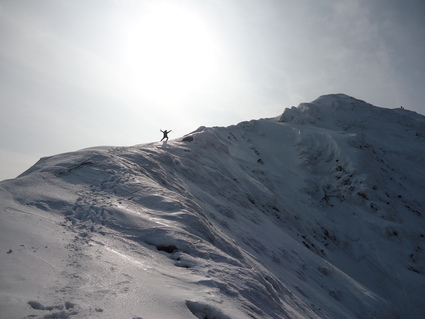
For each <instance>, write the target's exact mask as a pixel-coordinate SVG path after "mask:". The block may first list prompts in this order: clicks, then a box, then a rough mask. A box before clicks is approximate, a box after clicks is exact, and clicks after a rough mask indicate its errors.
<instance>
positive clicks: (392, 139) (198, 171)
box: [0, 94, 425, 319]
mask: <svg viewBox="0 0 425 319" xmlns="http://www.w3.org/2000/svg"><path fill="white" fill-rule="evenodd" d="M424 142H425V118H424V117H423V116H421V115H418V114H416V113H414V112H410V111H408V110H403V109H397V110H390V109H384V108H378V107H375V106H372V105H370V104H367V103H365V102H363V101H359V100H356V99H354V98H351V97H348V96H346V95H342V94H339V95H327V96H322V97H320V98H319V99H317V100H315V101H314V102H312V103H305V104H301V105H300V106H298V107H297V108H295V107H293V108H291V109H286V110H285V111H284V113H283V114H282V115H281V116H280V117H278V118H274V119H263V120H253V121H250V122H243V123H240V124H238V125H235V126H230V127H227V128H222V127H216V128H205V127H201V128H199V129H198V130H197V131H195V132H193V133H191V134H189V135H187V136H185V137H184V138H180V139H177V140H173V141H170V142H168V143H153V144H147V145H137V146H134V147H123V148H117V147H97V148H91V149H86V150H82V151H78V152H73V153H67V154H61V155H57V156H53V157H49V158H43V159H41V160H40V161H39V162H38V163H37V164H36V165H34V166H33V167H32V168H30V169H29V170H28V171H26V172H25V173H23V174H22V175H21V176H19V177H18V178H16V179H13V180H8V181H4V182H2V183H0V254H1V258H0V269H1V273H0V287H1V289H0V317H1V318H144V319H149V318H210V319H211V318H224V319H225V318H424V317H425V304H424V303H423V300H424V296H425V295H424V291H425V277H424V272H425V257H424V249H425V245H424V243H425V219H424V218H425V216H424V215H425V210H424V207H425V195H424V194H425V143H424Z"/></svg>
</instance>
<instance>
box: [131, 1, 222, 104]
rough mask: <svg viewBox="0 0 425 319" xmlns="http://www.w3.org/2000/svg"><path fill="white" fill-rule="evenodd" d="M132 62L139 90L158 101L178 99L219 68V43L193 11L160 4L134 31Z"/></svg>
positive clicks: (194, 88)
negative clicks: (217, 57)
mask: <svg viewBox="0 0 425 319" xmlns="http://www.w3.org/2000/svg"><path fill="white" fill-rule="evenodd" d="M134 37H135V38H133V41H134V44H133V45H134V47H133V49H132V53H131V55H132V57H131V60H132V61H131V62H130V63H131V65H132V66H133V74H134V75H135V76H136V78H137V82H138V84H139V85H140V89H141V90H142V91H143V94H144V95H146V94H147V95H148V96H149V97H150V98H153V99H155V100H158V101H162V102H164V101H171V102H175V101H176V100H178V99H181V98H182V97H185V96H187V95H188V94H190V93H191V92H193V91H194V90H196V88H198V87H199V86H200V85H202V84H204V83H205V82H206V81H207V80H208V79H210V78H211V77H212V76H213V75H214V73H215V72H216V70H217V59H216V56H217V43H216V42H215V41H214V39H213V36H212V35H211V33H210V32H209V30H208V28H207V25H206V24H205V23H204V21H203V20H202V19H201V18H200V17H199V16H197V15H196V14H195V13H194V12H190V11H186V10H184V9H182V8H180V7H177V6H173V5H164V4H163V5H158V6H156V7H154V8H152V9H151V11H150V12H149V13H148V14H147V15H146V16H144V18H143V19H142V21H141V23H140V25H139V26H138V30H137V32H135V33H134Z"/></svg>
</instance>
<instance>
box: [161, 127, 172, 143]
mask: <svg viewBox="0 0 425 319" xmlns="http://www.w3.org/2000/svg"><path fill="white" fill-rule="evenodd" d="M160 131H161V132H162V133H163V134H164V136H163V137H162V139H161V142H162V140H163V139H164V138H166V139H167V141H168V133H170V132H171V131H172V130H169V131H167V130H165V131H163V130H161V129H160Z"/></svg>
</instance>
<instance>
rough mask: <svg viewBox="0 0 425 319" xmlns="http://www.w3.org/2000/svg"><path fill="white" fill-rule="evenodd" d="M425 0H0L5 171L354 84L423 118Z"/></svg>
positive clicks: (259, 113) (374, 99)
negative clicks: (41, 158)
mask: <svg viewBox="0 0 425 319" xmlns="http://www.w3.org/2000/svg"><path fill="white" fill-rule="evenodd" d="M424 60H425V1H424V0H373V1H371V0H320V1H318V0H202V1H201V0H181V1H178V0H168V1H161V0H155V1H154V0H151V1H148V0H66V1H65V0H0V130H1V131H0V134H1V135H0V165H1V166H0V180H3V179H6V178H13V177H16V176H17V175H18V174H20V173H22V172H23V171H25V170H26V169H27V168H29V167H30V166H31V165H33V164H34V163H35V162H36V161H37V160H38V159H39V158H40V157H44V156H50V155H55V154H58V153H63V152H69V151H74V150H78V149H82V148H86V147H92V146H100V145H117V146H124V145H135V144H143V143H149V142H154V141H159V140H160V139H161V137H162V135H161V133H160V132H159V129H160V128H162V129H172V130H173V133H171V134H170V138H177V137H180V136H182V135H184V134H187V133H189V132H191V131H193V130H195V129H196V128H198V127H199V126H228V125H231V124H237V123H239V122H241V121H244V120H251V119H257V118H265V117H274V116H278V115H280V114H281V113H282V112H283V110H284V109H285V108H286V107H291V106H292V105H295V106H296V105H298V104H299V103H301V102H309V101H312V100H314V99H316V98H317V97H319V96H320V95H324V94H329V93H345V94H348V95H351V96H354V97H356V98H359V99H362V100H365V101H367V102H370V103H372V104H374V105H377V106H381V107H388V108H395V107H400V106H401V105H403V106H404V107H405V108H407V109H411V110H414V111H416V112H418V113H421V114H425V86H424V84H425V61H424Z"/></svg>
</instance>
